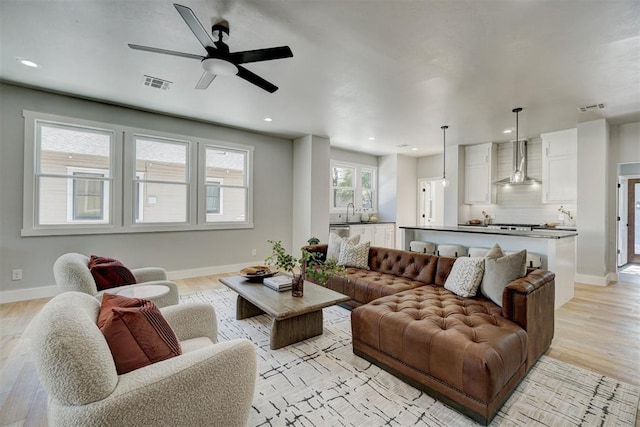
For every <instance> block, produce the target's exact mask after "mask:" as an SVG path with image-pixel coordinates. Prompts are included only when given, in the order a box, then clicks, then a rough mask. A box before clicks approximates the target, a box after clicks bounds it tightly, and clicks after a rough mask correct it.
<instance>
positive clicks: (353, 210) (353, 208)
mask: <svg viewBox="0 0 640 427" xmlns="http://www.w3.org/2000/svg"><path fill="white" fill-rule="evenodd" d="M349 206H351V210H352V212H353V216H356V207H355V206H354V205H353V203H349V204H348V205H347V222H349Z"/></svg>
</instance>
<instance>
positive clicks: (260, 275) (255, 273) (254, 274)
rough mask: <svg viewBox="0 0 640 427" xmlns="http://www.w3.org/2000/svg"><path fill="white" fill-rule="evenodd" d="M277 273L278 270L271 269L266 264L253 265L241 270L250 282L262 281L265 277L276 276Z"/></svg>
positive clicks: (242, 274) (241, 273)
mask: <svg viewBox="0 0 640 427" xmlns="http://www.w3.org/2000/svg"><path fill="white" fill-rule="evenodd" d="M277 273H278V272H277V271H271V269H270V268H269V267H267V266H266V265H252V266H251V267H247V268H243V269H242V270H240V275H241V276H242V277H244V278H245V279H247V280H249V281H250V282H262V279H264V278H265V277H271V276H275V275H276V274H277Z"/></svg>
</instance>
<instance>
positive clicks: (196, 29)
mask: <svg viewBox="0 0 640 427" xmlns="http://www.w3.org/2000/svg"><path fill="white" fill-rule="evenodd" d="M173 6H174V7H175V8H176V10H177V11H178V13H179V14H180V16H182V19H184V22H186V24H187V25H188V26H189V28H191V31H192V32H193V34H194V35H195V36H196V38H197V39H198V40H199V41H200V43H201V44H202V46H203V47H204V48H205V49H206V48H208V47H212V48H214V49H215V44H214V42H213V39H212V38H211V34H209V32H208V31H207V30H205V28H204V27H203V26H202V24H201V23H200V21H198V18H196V15H195V14H194V13H193V10H191V9H190V8H188V7H187V6H182V5H180V4H176V3H174V4H173Z"/></svg>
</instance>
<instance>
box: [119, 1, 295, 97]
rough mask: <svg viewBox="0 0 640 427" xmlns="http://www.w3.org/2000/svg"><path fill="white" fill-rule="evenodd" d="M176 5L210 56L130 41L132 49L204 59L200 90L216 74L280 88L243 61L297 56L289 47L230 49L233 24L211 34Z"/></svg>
mask: <svg viewBox="0 0 640 427" xmlns="http://www.w3.org/2000/svg"><path fill="white" fill-rule="evenodd" d="M174 6H175V8H176V9H177V10H178V13H180V16H182V19H184V22H186V24H187V25H188V26H189V28H191V31H192V32H193V34H194V35H195V36H196V38H197V39H198V41H200V43H201V44H202V46H203V47H204V48H205V50H206V51H207V55H206V56H201V55H194V54H191V53H184V52H176V51H173V50H167V49H158V48H155V47H148V46H140V45H137V44H129V47H130V48H131V49H136V50H143V51H146V52H154V53H162V54H165V55H173V56H181V57H183V58H192V59H198V60H200V61H201V62H200V63H201V65H202V68H203V69H204V72H203V73H202V76H201V77H200V80H199V81H198V83H197V84H196V89H206V88H208V87H209V85H210V84H211V82H212V81H213V79H215V78H216V76H232V75H234V74H235V75H237V76H238V77H240V78H242V79H245V80H246V81H248V82H249V83H253V84H254V85H256V86H258V87H261V88H262V89H264V90H266V91H267V92H270V93H273V92H275V91H276V90H278V87H277V86H276V85H274V84H273V83H271V82H268V81H267V80H265V79H263V78H262V77H260V76H258V75H257V74H254V73H252V72H251V71H249V70H247V69H246V68H244V67H243V66H241V65H240V64H246V63H249V62H260V61H270V60H272V59H281V58H291V57H293V53H292V52H291V49H290V48H289V46H280V47H271V48H267V49H256V50H246V51H243V52H229V46H227V45H226V43H225V42H224V40H226V39H227V38H228V37H229V23H228V22H227V21H226V20H220V21H218V22H216V23H215V24H214V25H213V26H212V27H211V35H210V34H209V33H208V32H207V31H206V30H205V29H204V27H203V26H202V24H201V23H200V21H198V18H196V15H195V14H194V13H193V11H192V10H191V9H190V8H188V7H186V6H182V5H179V4H174ZM211 36H213V37H211ZM215 39H217V40H215Z"/></svg>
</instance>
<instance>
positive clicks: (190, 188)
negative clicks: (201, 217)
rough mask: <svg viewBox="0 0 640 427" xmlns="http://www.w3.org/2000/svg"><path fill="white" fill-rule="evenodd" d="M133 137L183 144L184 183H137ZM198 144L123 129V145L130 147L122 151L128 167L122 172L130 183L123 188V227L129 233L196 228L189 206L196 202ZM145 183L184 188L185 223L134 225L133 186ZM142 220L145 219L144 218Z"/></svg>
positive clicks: (159, 133) (182, 137)
mask: <svg viewBox="0 0 640 427" xmlns="http://www.w3.org/2000/svg"><path fill="white" fill-rule="evenodd" d="M136 138H141V139H149V140H155V141H158V142H163V141H166V142H167V143H168V144H176V145H184V146H185V147H186V156H187V158H186V160H187V164H186V177H185V179H186V181H184V182H180V181H160V180H147V179H143V180H139V179H137V178H136V179H134V178H133V177H134V176H135V175H136V174H138V173H139V172H137V171H136V160H137V158H136ZM196 145H197V144H196V143H195V142H194V141H192V140H191V141H190V140H188V139H185V137H184V136H182V135H172V134H168V133H164V132H149V131H147V130H143V129H136V128H126V129H125V146H126V147H128V148H129V150H127V151H125V153H124V157H125V164H126V165H127V167H126V168H125V171H124V182H126V183H131V184H132V185H126V186H125V194H124V202H123V205H124V211H125V222H124V224H125V228H130V229H131V230H137V231H141V230H149V231H162V230H167V229H168V228H170V229H172V230H173V228H174V227H183V226H189V225H195V224H196V221H195V216H194V214H193V213H194V211H195V210H196V208H195V207H194V206H193V205H192V201H193V200H195V197H194V196H195V187H196V185H194V184H195V180H196V179H197V178H196V175H195V174H196V168H195V167H194V166H193V165H194V164H195V163H194V162H197V159H196V157H195V156H196V151H197V150H196V148H195V146H196ZM140 183H142V184H147V183H154V184H171V185H184V186H185V187H186V190H187V197H186V206H185V209H186V212H185V220H184V221H175V222H150V223H146V222H136V218H135V205H134V200H135V186H136V185H139V184H140ZM141 218H143V219H144V216H142V217H141Z"/></svg>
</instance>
